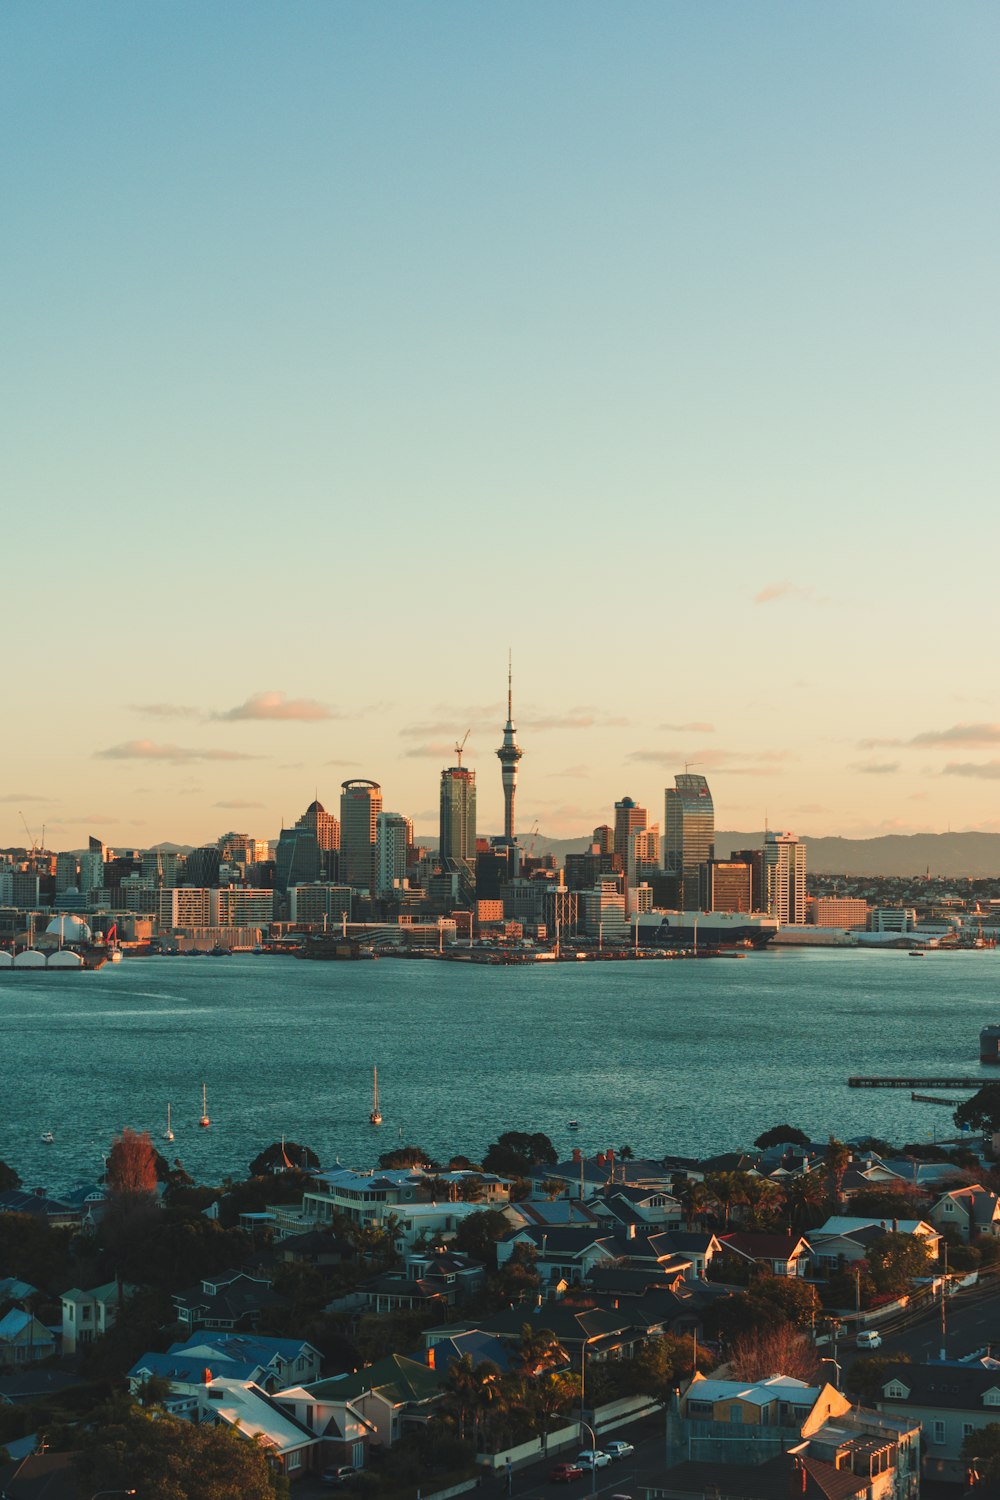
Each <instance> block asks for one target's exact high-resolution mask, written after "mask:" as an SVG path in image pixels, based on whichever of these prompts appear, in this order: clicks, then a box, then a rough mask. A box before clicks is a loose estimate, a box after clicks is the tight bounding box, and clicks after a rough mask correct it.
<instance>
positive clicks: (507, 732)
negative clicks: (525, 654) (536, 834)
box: [497, 652, 524, 844]
mask: <svg viewBox="0 0 1000 1500" xmlns="http://www.w3.org/2000/svg"><path fill="white" fill-rule="evenodd" d="M511 704H512V674H511V661H510V653H509V652H508V653H507V722H506V724H505V725H504V728H503V744H502V745H501V746H500V749H499V750H498V751H497V756H498V757H499V760H500V767H501V775H502V777H503V836H504V841H505V842H506V843H508V844H512V843H513V842H514V792H515V789H516V787H517V763H518V761H519V760H520V759H521V756H522V755H523V754H524V751H523V750H522V749H521V747H520V745H519V744H518V743H517V740H516V739H515V738H514V735H515V733H516V731H515V729H514V712H513V708H512V706H511Z"/></svg>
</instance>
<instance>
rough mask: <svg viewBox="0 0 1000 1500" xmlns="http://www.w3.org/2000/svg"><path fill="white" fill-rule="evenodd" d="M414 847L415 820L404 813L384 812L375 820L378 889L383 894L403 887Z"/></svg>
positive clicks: (376, 887)
mask: <svg viewBox="0 0 1000 1500" xmlns="http://www.w3.org/2000/svg"><path fill="white" fill-rule="evenodd" d="M412 846H413V822H412V820H411V819H410V818H408V817H406V815H405V814H404V813H398V812H380V813H379V814H378V816H377V817H376V819H375V889H376V891H377V892H378V894H379V895H380V896H386V895H389V894H390V893H391V892H392V891H401V890H402V889H403V886H404V884H405V882H406V867H407V863H408V861H409V851H410V849H411V848H412Z"/></svg>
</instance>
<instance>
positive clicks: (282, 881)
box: [274, 823, 323, 891]
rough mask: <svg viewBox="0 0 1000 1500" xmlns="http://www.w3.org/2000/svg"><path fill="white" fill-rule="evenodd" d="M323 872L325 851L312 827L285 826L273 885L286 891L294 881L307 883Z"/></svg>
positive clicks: (279, 841)
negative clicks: (317, 840) (321, 847)
mask: <svg viewBox="0 0 1000 1500" xmlns="http://www.w3.org/2000/svg"><path fill="white" fill-rule="evenodd" d="M322 875H323V851H322V850H321V849H320V847H319V844H318V843H317V842H316V835H315V834H314V833H313V832H312V830H311V829H310V828H300V827H299V825H298V824H297V823H296V825H295V827H294V828H283V829H282V830H281V833H280V835H279V838H278V848H277V852H276V854H275V867H274V885H275V889H276V890H279V891H287V890H288V889H289V888H290V887H291V886H293V885H308V884H309V883H310V882H312V881H314V880H319V879H321V878H322Z"/></svg>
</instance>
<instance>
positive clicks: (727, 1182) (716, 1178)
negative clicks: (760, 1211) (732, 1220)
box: [705, 1172, 746, 1229]
mask: <svg viewBox="0 0 1000 1500" xmlns="http://www.w3.org/2000/svg"><path fill="white" fill-rule="evenodd" d="M745 1175H746V1174H745V1173H743V1172H707V1173H706V1174H705V1186H706V1188H707V1189H708V1191H709V1193H710V1194H711V1196H712V1198H713V1199H714V1200H715V1202H716V1203H717V1204H718V1205H719V1207H720V1208H721V1209H722V1214H723V1222H724V1223H725V1226H726V1228H727V1229H728V1228H729V1215H730V1213H731V1212H732V1209H733V1207H734V1205H735V1204H737V1203H743V1202H745V1200H746V1192H745V1187H744V1183H743V1178H744V1176H745Z"/></svg>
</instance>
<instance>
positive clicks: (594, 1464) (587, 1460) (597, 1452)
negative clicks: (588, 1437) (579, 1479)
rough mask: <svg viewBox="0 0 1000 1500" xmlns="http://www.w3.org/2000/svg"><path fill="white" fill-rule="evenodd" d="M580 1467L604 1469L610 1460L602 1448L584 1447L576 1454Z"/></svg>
mask: <svg viewBox="0 0 1000 1500" xmlns="http://www.w3.org/2000/svg"><path fill="white" fill-rule="evenodd" d="M576 1461H577V1463H578V1464H579V1465H580V1468H581V1469H604V1468H606V1467H607V1465H608V1464H609V1463H610V1462H611V1459H610V1458H609V1457H608V1455H607V1454H606V1453H605V1451H604V1449H603V1448H585V1449H584V1450H583V1452H582V1453H580V1454H578V1455H577V1460H576Z"/></svg>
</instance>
